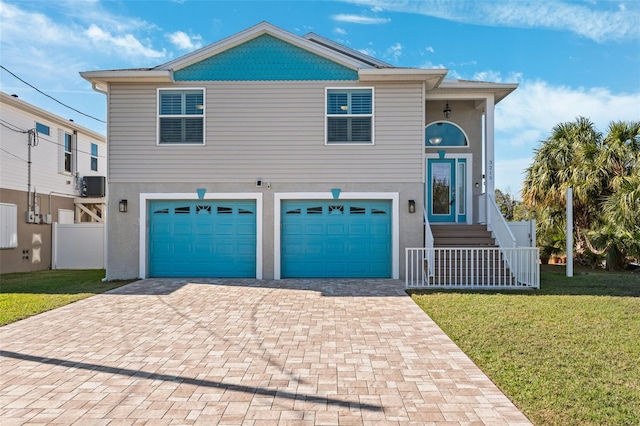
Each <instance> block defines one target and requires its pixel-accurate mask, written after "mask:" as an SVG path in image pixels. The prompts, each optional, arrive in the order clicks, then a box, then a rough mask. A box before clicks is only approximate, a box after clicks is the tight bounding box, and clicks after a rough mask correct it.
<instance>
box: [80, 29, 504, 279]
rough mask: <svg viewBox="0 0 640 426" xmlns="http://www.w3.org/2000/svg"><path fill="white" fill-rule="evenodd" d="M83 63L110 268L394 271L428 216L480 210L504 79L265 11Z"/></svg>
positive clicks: (114, 274)
mask: <svg viewBox="0 0 640 426" xmlns="http://www.w3.org/2000/svg"><path fill="white" fill-rule="evenodd" d="M81 75H82V76H83V77H84V78H85V79H86V80H88V81H90V82H91V83H92V85H93V88H94V89H95V90H97V91H100V92H103V93H105V94H106V95H107V102H108V107H107V111H108V117H107V119H108V131H107V139H108V141H109V146H108V160H109V161H108V163H109V170H108V185H107V186H108V194H109V200H110V203H109V207H108V210H109V217H110V222H109V224H108V255H107V257H108V261H107V265H108V266H107V278H109V279H119V278H133V277H142V278H144V277H255V278H258V279H272V278H274V279H280V278H308V277H358V278H364V277H382V278H400V277H403V276H405V262H406V261H407V260H408V259H407V255H406V250H405V249H407V248H413V247H418V248H424V247H425V244H426V245H427V246H429V245H431V247H434V244H433V241H431V239H430V237H425V234H429V235H431V232H429V230H430V229H431V228H432V227H433V228H435V227H436V226H444V224H464V225H472V224H476V223H479V222H483V223H487V221H488V219H487V214H486V213H487V211H488V210H487V209H488V207H487V205H488V204H490V203H489V202H487V200H484V201H482V200H481V198H482V197H481V195H482V194H483V193H489V194H492V193H493V191H494V152H493V139H494V108H495V105H496V104H497V103H498V102H500V101H501V100H502V99H503V98H504V97H505V96H507V95H508V94H509V93H511V92H512V91H513V90H514V89H515V88H516V85H515V84H495V83H485V82H471V81H458V80H447V79H445V77H446V75H447V70H446V69H417V68H400V67H394V66H392V65H390V64H387V63H385V62H382V61H380V60H378V59H375V58H372V57H370V56H367V55H365V54H362V53H360V52H357V51H354V50H352V49H349V48H347V47H345V46H342V45H339V44H337V43H335V42H333V41H331V40H328V39H326V38H323V37H320V36H318V35H316V34H307V35H306V36H304V37H300V36H297V35H293V34H291V33H289V32H286V31H284V30H282V29H280V28H277V27H275V26H273V25H271V24H269V23H260V24H258V25H256V26H254V27H252V28H249V29H247V30H245V31H243V32H240V33H238V34H236V35H233V36H231V37H228V38H226V39H223V40H221V41H219V42H217V43H214V44H211V45H209V46H206V47H204V48H202V49H200V50H197V51H195V52H193V53H190V54H187V55H185V56H182V57H180V58H177V59H175V60H173V61H170V62H168V63H165V64H162V65H159V66H157V67H154V68H146V69H126V70H109V71H89V72H83V73H81ZM123 206H126V208H125V207H123ZM449 229H451V230H453V228H449ZM425 230H427V232H425ZM484 231H485V232H486V227H485V229H484ZM427 240H429V241H427ZM423 257H424V256H423Z"/></svg>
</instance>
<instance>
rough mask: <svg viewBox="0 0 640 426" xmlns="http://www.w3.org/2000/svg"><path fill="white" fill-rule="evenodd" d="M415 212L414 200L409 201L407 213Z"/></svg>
mask: <svg viewBox="0 0 640 426" xmlns="http://www.w3.org/2000/svg"><path fill="white" fill-rule="evenodd" d="M415 212H416V200H409V213H415Z"/></svg>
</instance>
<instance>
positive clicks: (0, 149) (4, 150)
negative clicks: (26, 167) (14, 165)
mask: <svg viewBox="0 0 640 426" xmlns="http://www.w3.org/2000/svg"><path fill="white" fill-rule="evenodd" d="M0 151H3V152H6V153H7V154H9V155H12V156H14V157H16V158H17V159H18V160H21V161H24V162H25V163H28V161H27V160H25V159H24V158H22V157H18V156H17V155H15V154H13V153H11V152H9V151H7V150H6V149H3V148H0Z"/></svg>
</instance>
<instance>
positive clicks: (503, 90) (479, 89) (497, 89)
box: [433, 80, 518, 104]
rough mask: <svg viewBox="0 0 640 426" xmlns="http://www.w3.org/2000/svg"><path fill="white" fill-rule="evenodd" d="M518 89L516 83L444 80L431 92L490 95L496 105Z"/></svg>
mask: <svg viewBox="0 0 640 426" xmlns="http://www.w3.org/2000/svg"><path fill="white" fill-rule="evenodd" d="M517 88H518V83H490V82H483V81H459V80H445V81H443V82H442V83H441V84H440V85H439V86H438V87H437V88H436V89H435V90H434V92H433V94H438V93H442V94H446V93H454V92H467V93H478V94H482V93H492V94H493V95H494V102H495V103H496V104H497V103H498V102H500V101H501V100H503V99H504V98H506V97H507V96H509V95H510V94H511V93H512V92H513V91H514V90H516V89H517Z"/></svg>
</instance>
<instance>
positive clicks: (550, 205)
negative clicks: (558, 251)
mask: <svg viewBox="0 0 640 426" xmlns="http://www.w3.org/2000/svg"><path fill="white" fill-rule="evenodd" d="M569 187H571V188H573V194H574V200H573V211H574V225H575V227H574V232H575V236H576V238H575V241H576V251H577V252H578V253H581V254H583V255H588V254H589V253H591V254H593V255H604V254H607V255H608V256H607V266H614V267H615V266H620V265H621V264H622V261H623V260H624V256H625V254H626V253H636V254H638V253H640V250H639V249H640V247H639V246H640V243H639V241H640V239H639V238H638V237H640V220H639V219H638V217H639V215H638V212H639V211H640V189H639V187H640V122H632V123H625V122H617V123H611V124H610V126H609V129H608V134H607V136H606V137H604V138H603V136H602V134H601V133H599V132H598V131H597V130H596V129H595V126H594V124H593V123H592V122H591V121H590V120H588V119H586V118H584V117H579V118H577V119H576V121H575V122H568V123H561V124H558V125H557V126H555V127H554V129H553V133H552V135H551V136H550V137H549V138H548V139H547V140H546V141H544V142H543V143H542V146H541V147H540V148H539V149H538V150H536V155H535V158H534V161H533V163H532V165H531V166H530V167H529V168H528V169H527V171H526V177H525V181H524V189H523V191H522V196H523V201H524V203H525V204H526V205H527V207H529V208H530V209H532V210H534V211H537V212H538V223H539V224H540V226H541V231H543V232H541V235H543V236H546V238H547V239H548V240H549V242H550V243H553V242H555V243H556V244H557V241H558V235H556V234H558V233H562V232H563V231H561V229H562V227H561V226H560V223H559V221H558V218H562V219H561V221H562V222H564V210H565V204H566V200H565V194H566V189H567V188H569Z"/></svg>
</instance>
